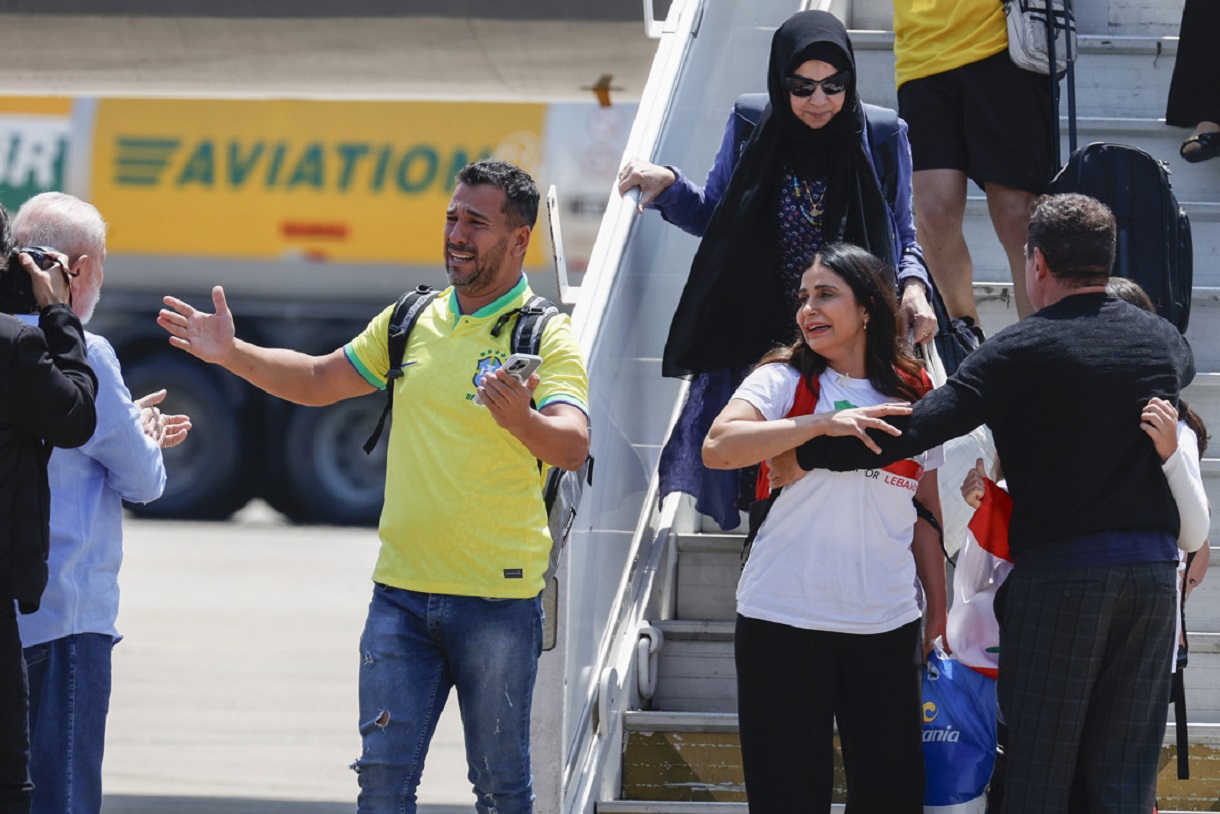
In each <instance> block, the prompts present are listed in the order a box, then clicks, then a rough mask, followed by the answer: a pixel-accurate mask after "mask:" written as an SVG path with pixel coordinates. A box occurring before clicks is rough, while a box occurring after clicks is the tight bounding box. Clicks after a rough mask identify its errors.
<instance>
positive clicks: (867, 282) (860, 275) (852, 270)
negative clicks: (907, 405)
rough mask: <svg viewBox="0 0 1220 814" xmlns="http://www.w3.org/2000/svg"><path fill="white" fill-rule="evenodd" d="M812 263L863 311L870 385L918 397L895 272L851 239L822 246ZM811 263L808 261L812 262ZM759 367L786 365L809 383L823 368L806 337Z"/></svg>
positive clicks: (898, 395) (916, 367)
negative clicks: (847, 292) (900, 315)
mask: <svg viewBox="0 0 1220 814" xmlns="http://www.w3.org/2000/svg"><path fill="white" fill-rule="evenodd" d="M813 262H814V263H815V264H816V263H821V264H822V265H823V266H825V267H826V268H828V269H830V270H831V271H833V272H834V273H835V274H837V275H838V276H839V277H841V278H842V279H843V281H844V282H845V283H847V285H848V286H849V287H850V288H851V290H852V293H853V294H855V295H856V302H858V303H860V304H862V305H863V306H864V310H865V313H867V314H868V325H867V326H866V327H865V371H866V372H867V373H868V381H869V383H870V384H871V385H872V386H873V387H874V388H876V389H877V391H878V392H880V393H884V394H885V395H887V396H892V397H893V398H899V399H903V400H905V401H912V402H913V401H917V400H918V399H919V397H920V396H921V395H923V390H922V387H921V386H920V382H921V381H922V378H921V376H920V371H921V370H922V369H923V364H922V363H921V362H920V361H919V360H918V359H916V358H915V355H914V352H913V351H912V349H911V345H910V343H909V342H907V340H906V338H905V337H902V336H899V334H898V302H897V299H896V298H895V296H894V285H893V283H892V282H890V281H891V280H893V279H894V273H893V271H892V270H890V269H889V268H888V267H887V266H886V264H885V263H884V262H883V261H882V260H881V259H880V258H878V257H876V256H874V255H873V254H870V253H869V252H868V251H866V250H864V249H862V248H860V247H859V246H853V245H852V244H850V243H834V244H831V245H829V246H826V247H825V248H823V249H822V250H821V251H820V252H818V253H817V256H816V257H814V259H813ZM811 267H812V265H811ZM758 364H759V365H773V364H785V365H790V366H791V367H794V368H796V369H797V370H798V371H800V374H801V377H802V378H803V379H806V380H809V381H812V380H813V379H815V378H816V377H818V376H820V375H821V374H822V371H824V370H826V359H824V358H823V357H822V356H820V355H818V354H817V353H815V352H814V351H813V350H812V349H811V348H810V347H809V346H808V345H807V344H805V340H804V339H803V338H802V339H798V340H797V341H796V342H794V343H793V344H791V345H786V346H784V347H781V348H775V349H774V350H772V351H769V352H768V353H767V355H766V356H764V357H763V358H762V359H761V360H760V361H759V363H758Z"/></svg>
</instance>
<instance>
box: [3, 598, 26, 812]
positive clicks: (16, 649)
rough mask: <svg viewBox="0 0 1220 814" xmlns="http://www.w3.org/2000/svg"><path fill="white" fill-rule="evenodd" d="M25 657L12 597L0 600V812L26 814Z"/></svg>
mask: <svg viewBox="0 0 1220 814" xmlns="http://www.w3.org/2000/svg"><path fill="white" fill-rule="evenodd" d="M28 718H29V693H28V690H27V685H26V680H25V659H24V658H23V657H22V654H21V636H20V634H19V633H18V632H17V611H16V608H15V607H14V605H13V600H11V599H5V600H0V814H29V810H30V792H31V791H32V790H33V788H34V787H33V786H32V785H31V783H30V772H29V767H30V727H29V720H28Z"/></svg>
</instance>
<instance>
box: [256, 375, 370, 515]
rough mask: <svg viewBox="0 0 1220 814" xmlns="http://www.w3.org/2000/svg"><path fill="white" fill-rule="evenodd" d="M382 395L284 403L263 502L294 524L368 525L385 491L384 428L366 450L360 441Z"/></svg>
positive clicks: (367, 430)
mask: <svg viewBox="0 0 1220 814" xmlns="http://www.w3.org/2000/svg"><path fill="white" fill-rule="evenodd" d="M384 406H385V395H384V394H382V393H370V394H369V395H367V396H361V397H359V398H354V399H346V400H344V401H340V402H338V403H336V404H331V405H329V406H326V407H303V406H301V405H296V404H293V405H285V406H284V414H283V419H282V421H278V422H276V423H277V424H278V425H279V426H281V427H282V428H283V434H282V435H281V436H280V437H281V439H282V440H281V442H280V443H278V444H276V445H275V446H276V447H277V448H276V449H274V450H273V451H272V453H271V455H270V456H269V457H270V458H271V461H270V463H271V469H270V473H269V474H270V477H269V478H268V482H269V485H270V486H271V487H272V488H271V489H270V490H269V493H268V494H266V495H265V496H266V497H267V501H268V502H269V503H270V504H271V505H272V506H273V507H274V508H276V509H278V510H280V511H281V512H283V513H284V514H286V515H288V517H289V518H290V519H291V520H292V521H293V522H295V523H323V524H327V525H336V526H353V525H355V526H372V525H376V524H377V519H378V517H379V516H380V515H381V503H382V499H383V496H384V493H385V464H386V443H387V439H388V436H389V430H388V425H387V430H386V432H384V433H383V434H382V437H381V441H380V443H378V445H377V447H376V448H375V449H374V450H373V452H372V454H371V455H366V454H365V452H364V442H365V440H366V439H367V438H368V436H369V433H371V432H372V431H373V428H374V427H375V426H377V419H378V417H379V416H380V415H381V409H382V407H384Z"/></svg>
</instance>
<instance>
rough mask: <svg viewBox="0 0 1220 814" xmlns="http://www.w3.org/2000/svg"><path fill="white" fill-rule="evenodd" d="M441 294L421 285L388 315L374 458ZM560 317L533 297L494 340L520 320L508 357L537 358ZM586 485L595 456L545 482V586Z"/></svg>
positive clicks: (370, 445) (369, 446)
mask: <svg viewBox="0 0 1220 814" xmlns="http://www.w3.org/2000/svg"><path fill="white" fill-rule="evenodd" d="M438 293H439V292H437V291H434V290H433V289H432V288H430V287H429V286H426V285H421V286H419V287H418V288H416V289H415V290H414V291H408V292H407V293H406V294H403V295H402V296H401V297H399V298H398V303H397V304H396V305H395V306H394V313H393V314H392V315H391V316H390V336H389V351H390V366H389V369H388V370H387V372H386V387H385V392H386V403H385V407H384V408H382V411H381V417H380V418H379V419H377V427H376V428H375V429H374V430H373V434H372V435H370V436H369V440H368V441H366V442H365V443H364V451H365V452H366V453H370V454H371V453H372V451H373V449H374V447H376V446H377V441H378V439H380V438H381V433H382V431H383V430H384V429H385V422H386V418H387V417H389V415H390V411H391V409H392V408H393V406H394V385H395V380H396V379H398V378H400V377H401V376H402V363H403V357H404V356H406V353H407V340H408V339H410V337H411V330H412V329H413V328H414V327H415V323H416V322H418V321H419V315H420V314H422V313H423V312H424V309H425V308H427V307H428V306H429V305H430V304H431V303H432V301H433V300H435V299H436V297H437V294H438ZM558 313H559V307H558V306H557V305H555V303H553V302H551V301H550V300H548V299H546V298H545V297H539V296H534V297H531V298H530V299H529V300H528V301H526V303H525V305H523V306H521V307H520V308H517V309H514V310H512V311H506V312H505V313H503V314H501V315H500V318H499V319H498V320H496V324H495V325H494V326H493V327H492V329H491V335H492V336H499V335H500V332H501V331H502V330H504V326H505V325H506V324H508V321H509V320H510V319H512V318H513V317H514V316H515V317H516V318H517V320H516V322H515V324H514V325H513V333H512V338H511V340H510V342H509V353H529V354H534V355H538V352H539V350H540V349H541V348H542V333H543V331H544V330H545V329H546V324H547V323H548V322H550V321H551V318H552V317H554V316H555V315H556V314H558ZM538 470H539V471H540V472H541V471H542V461H539V462H538ZM586 483H587V484H588V485H590V486H592V485H593V456H589V457H588V458H587V459H586V460H585V462H584V464H583V465H582V466H581V467H580V469H576V470H572V471H569V470H566V469H560V468H559V467H557V466H553V467H551V469H550V471H549V472H548V473H547V476H546V483H545V484H544V485H543V487H542V502H543V505H544V506H545V507H546V516H547V526H548V528H549V529H550V532H551V541H552V547H551V556H550V566H549V567H548V568H547V572H546V575H545V576H544V580H545V581H546V582H547V583H549V582H550V577H551V575H552V574H554V573H555V569H556V568H557V567H558V565H559V554H560V551H561V550H562V549H563V547H564V546H565V545H566V544H567V541H568V534H569V532H571V530H572V523H573V522H574V521H575V520H576V509H577V507H578V506H579V505H580V498H581V494H582V493H583V492H584V487H585V484H586Z"/></svg>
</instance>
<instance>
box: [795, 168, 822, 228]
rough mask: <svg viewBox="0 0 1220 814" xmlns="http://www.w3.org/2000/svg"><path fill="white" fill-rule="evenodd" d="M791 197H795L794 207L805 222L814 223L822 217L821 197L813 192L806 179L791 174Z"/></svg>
mask: <svg viewBox="0 0 1220 814" xmlns="http://www.w3.org/2000/svg"><path fill="white" fill-rule="evenodd" d="M792 197H793V198H795V199H796V207H797V209H799V210H800V213H801V215H803V216H804V218H805V221H806V222H807V223H809V224H810V225H816V224H817V223H818V222H819V221H820V220H821V219H822V212H823V211H824V209H823V207H822V199H821V198H820V197H817V196H815V195H814V194H813V189H812V188H811V187H810V186H809V182H808V181H806V180H805V179H803V178H797V177H796V176H795V175H793V176H792Z"/></svg>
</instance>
